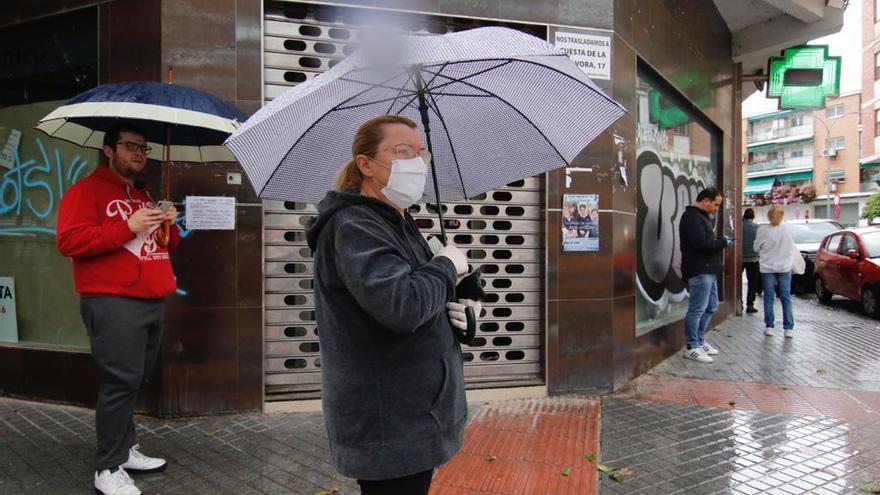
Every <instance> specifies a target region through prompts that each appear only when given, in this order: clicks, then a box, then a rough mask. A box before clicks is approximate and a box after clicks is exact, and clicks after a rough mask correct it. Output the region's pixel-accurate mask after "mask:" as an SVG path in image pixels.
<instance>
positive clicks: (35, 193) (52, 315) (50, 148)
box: [0, 8, 98, 348]
mask: <svg viewBox="0 0 880 495" xmlns="http://www.w3.org/2000/svg"><path fill="white" fill-rule="evenodd" d="M97 84H98V9H97V8H88V9H80V10H76V11H73V12H70V13H66V14H62V15H55V16H51V17H44V18H42V19H40V20H36V21H32V22H28V23H26V24H21V25H18V26H11V27H6V28H3V29H0V110H2V111H0V143H5V146H6V149H5V150H4V151H5V152H4V153H0V165H3V167H5V168H8V169H9V171H6V170H4V172H5V173H6V175H5V177H6V179H5V181H4V183H3V188H2V197H0V203H2V208H0V260H2V261H0V273H2V275H3V277H4V278H6V282H5V283H4V285H5V284H11V285H13V287H14V293H15V306H16V320H14V321H15V322H16V324H15V325H13V326H12V327H14V330H15V332H14V333H13V332H9V329H10V327H5V328H0V340H9V341H18V342H19V343H21V344H28V345H29V344H37V345H45V344H50V345H64V346H74V347H81V348H86V347H88V343H89V341H88V337H87V336H86V335H87V334H86V331H85V328H84V326H83V322H82V317H81V316H80V314H79V296H78V295H77V294H76V292H75V291H74V287H73V280H72V279H71V270H70V259H68V258H65V257H64V256H61V254H60V253H59V252H58V250H57V249H56V248H55V225H56V223H55V220H56V216H57V213H58V202H59V200H60V199H61V196H62V194H63V193H64V192H65V191H67V190H68V189H69V188H70V187H71V186H72V185H73V184H74V183H75V182H76V181H77V180H78V179H80V178H82V177H85V176H87V175H89V173H90V172H91V170H92V169H93V168H94V167H95V165H96V164H97V162H98V152H97V151H96V150H90V149H85V148H80V147H79V146H75V145H73V144H71V143H68V142H66V141H62V140H59V139H55V138H50V137H47V136H46V135H45V134H43V133H42V132H40V131H36V130H34V129H33V127H34V125H35V124H36V123H37V121H38V120H39V119H40V118H41V117H43V116H45V115H46V114H48V113H49V112H51V111H52V110H54V109H55V108H57V107H58V106H59V105H61V104H63V103H64V101H65V100H67V99H68V98H70V97H71V96H74V95H76V94H77V93H80V92H82V91H85V90H87V89H89V88H91V87H94V86H96V85H97ZM10 155H12V157H11V158H9V157H10ZM10 160H11V162H10ZM16 162H18V163H20V164H19V165H18V166H17V168H15V169H14V170H16V171H17V172H16V175H13V171H12V170H13V167H15V166H16ZM44 163H45V167H44V166H43V164H44ZM29 179H30V180H29ZM16 182H17V183H16ZM7 184H9V187H6V186H7Z"/></svg>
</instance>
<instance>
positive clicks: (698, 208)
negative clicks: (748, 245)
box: [678, 187, 733, 363]
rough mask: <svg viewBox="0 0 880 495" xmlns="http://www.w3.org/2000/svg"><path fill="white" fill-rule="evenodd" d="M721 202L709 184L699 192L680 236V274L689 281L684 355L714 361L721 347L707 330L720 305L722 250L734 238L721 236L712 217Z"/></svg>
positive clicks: (688, 211)
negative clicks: (717, 345) (712, 343)
mask: <svg viewBox="0 0 880 495" xmlns="http://www.w3.org/2000/svg"><path fill="white" fill-rule="evenodd" d="M720 206H721V194H720V193H719V192H718V190H717V189H715V188H713V187H710V188H706V189H703V190H702V191H700V193H699V194H698V195H697V201H696V203H694V205H693V206H688V207H687V208H686V209H685V212H684V214H683V215H682V216H681V222H680V223H679V225H678V235H679V238H680V239H681V276H682V278H683V279H684V280H685V281H686V282H687V284H688V296H689V297H688V310H687V316H685V320H684V328H685V335H686V337H687V349H686V350H685V352H684V357H686V358H688V359H693V360H694V361H699V362H701V363H711V362H712V361H714V359H712V356H713V355H715V354H718V349H716V348H715V347H713V346H712V345H711V344H709V343H708V342H706V339H705V335H706V330H707V329H708V327H709V322H710V321H711V320H712V315H713V314H714V313H715V310H717V309H718V272H720V271H721V268H722V265H723V262H722V251H723V250H724V248H726V247H727V246H730V245H731V244H733V239H731V238H729V237H724V236H718V235H716V233H715V227H714V222H713V221H712V219H711V218H710V217H709V215H710V214H714V213H715V212H716V211H718V208H719V207H720Z"/></svg>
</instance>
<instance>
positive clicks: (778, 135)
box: [748, 121, 813, 144]
mask: <svg viewBox="0 0 880 495" xmlns="http://www.w3.org/2000/svg"><path fill="white" fill-rule="evenodd" d="M812 135H813V122H812V121H811V122H809V124H808V125H807V124H805V125H799V126H796V127H785V128H783V129H773V130H772V131H765V132H761V133H757V134H751V135H749V138H748V144H752V143H759V142H761V141H773V140H776V139H783V138H806V137H810V136H812Z"/></svg>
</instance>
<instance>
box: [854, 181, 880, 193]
mask: <svg viewBox="0 0 880 495" xmlns="http://www.w3.org/2000/svg"><path fill="white" fill-rule="evenodd" d="M878 189H880V188H878V186H877V183H876V182H874V181H868V182H860V183H859V192H875V191H877V190H878Z"/></svg>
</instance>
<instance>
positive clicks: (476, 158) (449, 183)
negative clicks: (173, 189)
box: [226, 27, 625, 203]
mask: <svg viewBox="0 0 880 495" xmlns="http://www.w3.org/2000/svg"><path fill="white" fill-rule="evenodd" d="M389 46H390V49H389ZM384 48H386V50H385V51H383V52H382V53H385V54H386V56H384V57H382V58H379V57H377V55H376V52H371V51H370V50H367V49H361V50H358V51H356V52H355V53H354V54H352V55H351V56H349V57H348V58H346V59H344V60H342V61H341V62H340V63H339V64H337V65H336V66H335V67H333V68H332V69H330V70H329V71H327V72H325V73H324V74H321V75H320V76H318V77H315V78H313V79H310V80H308V81H306V82H303V83H301V84H299V85H297V86H295V87H293V88H291V89H290V90H288V91H287V92H285V93H284V94H282V95H281V96H280V97H278V98H276V99H275V100H273V101H272V102H270V103H269V104H267V105H266V106H264V107H263V108H262V109H261V110H260V111H259V112H257V113H256V114H254V115H253V116H252V117H251V118H250V119H248V120H247V121H246V122H245V123H244V124H242V126H241V127H240V128H239V129H238V130H236V131H235V132H234V133H233V134H232V136H231V137H230V138H229V139H228V140H227V142H226V145H227V146H229V148H230V149H232V151H233V153H234V154H235V156H236V157H237V158H238V161H239V163H241V165H242V168H243V169H244V170H245V172H246V173H247V175H248V178H249V179H250V181H251V184H253V186H254V188H255V189H256V191H257V192H258V194H259V195H260V196H261V197H264V198H271V199H282V200H291V201H302V202H311V203H316V202H318V201H319V200H320V199H322V198H323V197H324V195H325V194H326V192H327V191H328V190H330V189H332V188H333V177H334V175H335V174H336V172H337V170H338V169H339V168H340V167H342V165H344V164H345V163H346V162H348V161H349V160H351V158H352V157H351V141H352V138H353V136H354V134H355V132H356V131H357V129H358V127H360V125H361V124H363V123H364V122H365V121H367V120H369V119H370V118H373V117H376V116H379V115H383V114H399V115H404V116H407V117H409V118H411V119H413V120H415V121H416V122H422V125H423V129H424V127H425V126H424V124H425V122H426V120H425V119H424V118H423V117H425V118H426V119H427V123H428V124H429V127H430V132H431V133H430V136H428V145H429V147H430V148H431V151H432V154H433V162H434V163H433V171H432V172H434V173H435V174H436V178H437V181H436V182H437V186H438V189H439V191H438V192H439V196H440V198H441V199H444V200H464V199H466V198H469V197H473V196H475V195H477V194H481V193H484V192H486V191H489V190H491V189H495V188H498V187H501V186H503V185H506V184H509V183H510V182H513V181H516V180H519V179H522V178H525V177H530V176H533V175H536V174H540V173H543V172H547V171H550V170H553V169H556V168H560V167H564V166H566V165H568V164H569V163H570V162H571V160H572V159H573V158H574V157H575V156H576V155H577V154H578V153H579V152H580V151H581V150H582V149H583V148H584V147H586V145H587V144H588V143H589V142H590V141H592V140H593V139H594V138H595V137H596V136H598V135H599V134H600V133H602V132H603V131H604V130H605V129H606V128H607V127H608V126H610V125H611V124H612V123H613V122H614V121H615V120H617V119H618V118H619V117H620V116H621V115H623V114H624V113H625V111H624V109H623V107H621V106H620V105H619V104H618V103H617V102H615V101H614V100H612V99H611V98H609V97H608V96H607V95H605V93H603V92H602V90H600V89H599V88H598V87H597V86H596V85H595V84H594V83H593V82H592V81H591V80H590V79H589V78H588V77H587V76H586V75H585V74H584V73H583V72H582V71H581V70H580V69H578V67H577V66H576V65H575V64H574V63H573V62H572V61H571V60H570V59H569V58H568V57H566V56H565V54H563V53H562V52H561V51H560V50H558V49H557V48H555V47H554V46H553V45H551V44H549V43H547V42H546V41H544V40H541V39H538V38H535V37H533V36H530V35H528V34H525V33H522V32H519V31H515V30H511V29H506V28H499V27H489V28H479V29H474V30H470V31H463V32H460V33H453V34H447V35H443V36H424V37H407V38H404V39H402V40H400V41H399V42H395V43H394V44H392V45H386V46H385V47H384ZM388 54H390V55H388ZM420 104H421V107H422V109H421V111H420V108H419V107H420ZM437 195H438V194H437V193H435V191H434V190H433V189H432V188H430V187H428V188H426V191H425V197H423V198H422V199H423V200H430V201H432V202H436V200H437Z"/></svg>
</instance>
